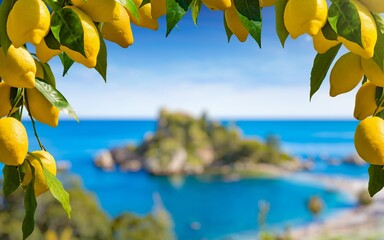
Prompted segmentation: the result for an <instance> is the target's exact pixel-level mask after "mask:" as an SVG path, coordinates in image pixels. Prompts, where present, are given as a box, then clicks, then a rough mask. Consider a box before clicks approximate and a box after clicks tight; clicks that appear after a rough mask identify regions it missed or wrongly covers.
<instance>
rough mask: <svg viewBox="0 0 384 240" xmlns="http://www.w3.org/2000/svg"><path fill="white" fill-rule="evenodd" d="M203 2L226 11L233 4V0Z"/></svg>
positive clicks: (210, 6) (213, 8)
mask: <svg viewBox="0 0 384 240" xmlns="http://www.w3.org/2000/svg"><path fill="white" fill-rule="evenodd" d="M202 2H203V3H204V5H205V6H207V8H209V9H211V10H222V11H224V10H225V9H228V8H230V7H231V6H232V1H231V0H202Z"/></svg>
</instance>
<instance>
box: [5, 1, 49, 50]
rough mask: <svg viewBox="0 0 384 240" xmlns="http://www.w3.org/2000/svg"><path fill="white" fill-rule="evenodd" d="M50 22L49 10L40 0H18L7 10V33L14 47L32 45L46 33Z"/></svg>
mask: <svg viewBox="0 0 384 240" xmlns="http://www.w3.org/2000/svg"><path fill="white" fill-rule="evenodd" d="M50 23H51V17H50V13H49V10H48V8H47V6H46V5H45V3H44V2H43V1H41V0H18V1H16V3H15V5H14V6H13V8H12V10H11V11H10V12H9V15H8V19H7V33H8V36H9V39H10V40H11V42H12V44H13V45H14V46H15V47H20V46H23V45H24V44H25V43H27V42H30V43H32V44H34V45H37V44H39V43H40V41H41V40H42V39H43V38H44V37H45V35H47V33H48V31H49V28H50Z"/></svg>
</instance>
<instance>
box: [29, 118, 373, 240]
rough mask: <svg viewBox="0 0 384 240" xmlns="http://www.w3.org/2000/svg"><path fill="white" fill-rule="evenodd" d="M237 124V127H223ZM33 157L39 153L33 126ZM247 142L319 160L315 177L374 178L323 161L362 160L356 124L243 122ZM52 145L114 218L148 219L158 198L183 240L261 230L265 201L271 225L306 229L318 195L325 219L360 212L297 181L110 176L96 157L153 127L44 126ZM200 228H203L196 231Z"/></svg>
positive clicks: (111, 124) (330, 194) (334, 195)
mask: <svg viewBox="0 0 384 240" xmlns="http://www.w3.org/2000/svg"><path fill="white" fill-rule="evenodd" d="M223 122H224V123H225V124H233V121H223ZM28 124H29V123H28V122H27V128H28V130H29V132H28V134H29V136H30V150H34V149H38V146H37V143H36V140H35V139H34V138H33V132H32V131H31V127H29V126H28ZM236 124H237V126H239V127H240V128H241V130H242V131H243V134H244V136H245V137H247V138H259V139H264V138H265V137H266V136H268V135H269V134H275V135H278V136H279V137H280V139H281V142H282V147H283V149H284V150H285V151H287V152H289V153H291V154H295V155H296V156H299V157H302V158H313V159H315V160H316V161H317V163H318V164H317V165H316V168H315V169H314V171H315V172H319V173H325V174H338V175H340V174H343V175H349V176H354V177H363V178H364V177H366V176H367V173H366V172H367V167H366V166H363V167H357V166H352V165H339V166H328V165H327V164H325V163H323V161H322V160H321V159H325V158H326V159H328V158H340V157H343V156H346V155H350V154H353V153H354V148H353V134H354V130H355V128H356V125H357V122H356V121H236ZM37 127H38V131H39V134H40V138H41V140H42V142H43V144H44V146H45V147H46V148H47V150H49V151H50V152H51V153H52V154H53V155H54V156H55V158H56V159H57V160H69V161H71V162H72V171H73V172H74V173H77V174H78V175H80V176H81V177H82V179H83V182H84V186H85V187H86V188H87V189H88V190H90V191H92V192H94V193H95V194H96V195H97V197H98V198H99V201H100V204H101V207H102V208H103V209H104V210H105V211H106V212H107V213H108V214H109V215H110V216H111V217H113V216H117V215H119V214H121V213H122V212H125V211H129V212H135V213H137V214H145V213H148V212H150V211H151V209H152V208H153V205H154V200H153V195H154V194H155V193H158V194H159V196H160V197H161V200H162V202H163V205H164V207H165V208H166V209H167V210H168V212H169V213H170V214H171V216H172V218H173V221H174V231H175V234H176V235H177V236H178V239H182V240H184V239H185V240H189V239H191V240H192V239H202V238H205V239H215V238H220V237H223V236H225V235H229V234H235V233H240V232H248V231H257V230H258V224H257V222H258V221H257V219H258V212H259V210H258V209H259V207H258V205H259V202H260V201H261V200H262V201H267V202H269V204H270V212H269V213H268V215H267V223H268V225H270V226H287V225H293V224H303V223H305V222H307V221H309V220H310V219H311V216H310V214H309V213H308V211H307V210H306V204H305V203H306V201H307V200H308V198H309V197H310V196H313V195H318V196H321V197H322V198H323V199H324V202H325V203H326V209H325V215H327V214H332V213H333V212H335V211H337V210H340V209H343V208H348V207H352V206H353V205H354V204H355V203H353V202H350V201H349V200H348V199H347V198H346V197H345V196H342V195H341V194H339V193H335V192H331V191H328V190H326V189H324V188H322V187H319V186H313V185H310V184H306V183H302V182H298V181H294V180H289V179H288V180H287V179H286V180H282V179H281V180H271V179H247V180H240V181H233V182H227V181H224V180H222V179H200V178H197V177H186V178H184V179H169V178H166V177H153V176H149V175H147V174H145V173H144V172H139V173H124V172H119V171H118V170H117V171H115V172H103V171H101V170H99V169H97V168H95V167H94V165H93V162H92V157H93V156H94V155H95V154H96V153H97V152H98V151H100V150H101V149H106V148H111V147H116V146H122V145H124V144H127V143H139V142H140V141H141V140H142V139H143V138H144V137H145V135H146V134H148V133H150V132H153V131H154V130H155V127H156V122H155V121H153V120H145V121H138V120H130V121H81V123H80V124H78V123H76V122H74V121H61V122H60V125H59V127H57V128H56V129H53V128H49V127H46V126H43V125H40V124H39V125H38V126H37ZM196 222H198V223H199V225H200V229H198V230H192V229H191V223H196Z"/></svg>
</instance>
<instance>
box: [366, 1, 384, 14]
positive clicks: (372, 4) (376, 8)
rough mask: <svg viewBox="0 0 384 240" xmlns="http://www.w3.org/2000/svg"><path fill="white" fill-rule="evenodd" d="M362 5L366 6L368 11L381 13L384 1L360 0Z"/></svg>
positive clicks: (383, 9) (383, 10)
mask: <svg viewBox="0 0 384 240" xmlns="http://www.w3.org/2000/svg"><path fill="white" fill-rule="evenodd" d="M360 2H361V3H362V4H364V6H366V7H367V8H368V9H369V11H371V12H376V13H382V12H384V1H383V0H360Z"/></svg>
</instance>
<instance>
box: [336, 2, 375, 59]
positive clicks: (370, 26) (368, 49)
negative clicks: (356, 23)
mask: <svg viewBox="0 0 384 240" xmlns="http://www.w3.org/2000/svg"><path fill="white" fill-rule="evenodd" d="M350 2H351V3H353V4H354V5H355V7H356V9H357V11H358V13H359V17H360V22H361V42H362V45H363V47H361V46H360V45H358V44H357V43H354V42H351V41H349V40H347V39H345V38H343V37H340V36H339V37H338V38H337V39H338V40H339V41H340V42H342V43H343V44H344V46H345V47H346V48H347V49H348V50H349V51H351V52H353V53H356V54H358V55H360V56H362V57H364V58H371V57H372V56H373V54H374V51H375V45H376V41H377V29H376V23H375V20H374V19H373V17H372V14H371V13H370V12H369V10H368V9H367V8H366V7H365V6H364V5H363V4H361V3H360V2H359V1H357V0H350Z"/></svg>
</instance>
